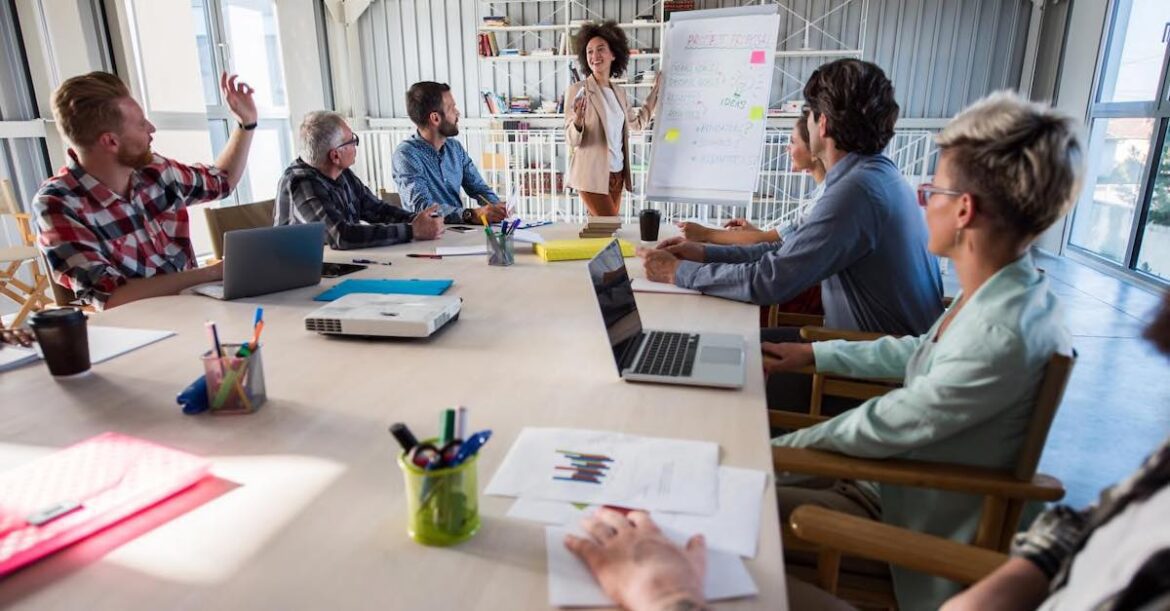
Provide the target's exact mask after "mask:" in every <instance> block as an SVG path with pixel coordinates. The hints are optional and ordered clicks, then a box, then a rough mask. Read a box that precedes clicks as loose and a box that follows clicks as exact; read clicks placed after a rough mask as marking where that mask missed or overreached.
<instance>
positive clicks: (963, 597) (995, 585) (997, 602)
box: [942, 558, 1049, 611]
mask: <svg viewBox="0 0 1170 611" xmlns="http://www.w3.org/2000/svg"><path fill="white" fill-rule="evenodd" d="M1048 586H1049V582H1048V578H1047V577H1046V576H1045V575H1044V573H1043V572H1041V571H1040V569H1038V568H1036V565H1034V564H1032V563H1031V562H1029V561H1027V560H1024V559H1023V558H1012V559H1010V560H1008V561H1007V562H1005V563H1004V564H1003V565H1002V566H1000V567H999V568H998V569H996V570H995V571H994V572H993V573H991V574H990V575H988V576H987V577H984V578H983V579H981V580H979V582H978V583H976V584H975V585H973V586H971V587H970V588H968V589H967V590H965V591H963V592H962V593H960V594H958V595H956V596H954V597H953V598H951V599H950V600H948V601H947V602H946V603H945V604H944V605H943V606H942V609H943V610H944V611H966V610H968V609H971V610H977V609H998V610H1000V611H1013V610H1016V609H1019V610H1021V611H1022V610H1024V609H1035V608H1036V607H1038V606H1039V605H1040V603H1042V602H1044V599H1045V598H1047V597H1048Z"/></svg>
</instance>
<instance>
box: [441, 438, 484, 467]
mask: <svg viewBox="0 0 1170 611" xmlns="http://www.w3.org/2000/svg"><path fill="white" fill-rule="evenodd" d="M491 436H492V432H491V430H490V429H489V430H485V431H480V432H478V433H476V434H474V435H472V436H471V437H468V438H467V441H464V442H463V444H462V445H460V446H459V451H458V452H456V453H455V460H454V461H452V462H451V464H450V465H449V466H452V467H454V466H456V465H460V464H463V461H465V460H467V459H468V458H471V457H472V456H474V455H475V454H476V453H478V452H479V449H480V448H482V447H483V444H485V443H487V440H488V439H491Z"/></svg>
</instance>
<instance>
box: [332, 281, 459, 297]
mask: <svg viewBox="0 0 1170 611" xmlns="http://www.w3.org/2000/svg"><path fill="white" fill-rule="evenodd" d="M454 283H455V281H454V280H421V279H418V278H407V279H399V278H373V279H370V278H352V279H349V280H343V281H341V282H339V283H337V284H336V285H334V286H333V287H332V288H330V289H329V290H327V291H325V292H323V293H321V294H320V295H317V296H316V297H314V298H313V301H333V300H334V299H337V298H338V297H341V296H342V295H349V294H350V293H373V294H375V295H388V294H391V293H397V294H401V295H442V294H443V293H444V292H446V290H447V289H448V288H450V287H451V285H452V284H454Z"/></svg>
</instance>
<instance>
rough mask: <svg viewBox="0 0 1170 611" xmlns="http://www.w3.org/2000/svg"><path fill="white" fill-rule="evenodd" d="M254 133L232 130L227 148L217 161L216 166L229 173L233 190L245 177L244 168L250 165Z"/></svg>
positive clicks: (229, 180) (237, 129)
mask: <svg viewBox="0 0 1170 611" xmlns="http://www.w3.org/2000/svg"><path fill="white" fill-rule="evenodd" d="M253 133H254V131H252V130H244V129H240V128H239V127H237V128H236V129H234V130H232V135H231V137H230V138H228V141H227V146H225V147H224V148H223V152H222V153H220V154H219V158H218V159H216V160H215V166H216V167H217V168H219V169H221V170H223V171H224V172H225V173H227V178H228V183H230V184H231V186H232V188H233V189H235V188H236V185H238V184H240V179H241V178H243V177H244V168H245V167H246V166H247V163H248V151H249V150H250V149H251V147H252V134H253Z"/></svg>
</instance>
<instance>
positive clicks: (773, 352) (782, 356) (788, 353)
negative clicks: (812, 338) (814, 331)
mask: <svg viewBox="0 0 1170 611" xmlns="http://www.w3.org/2000/svg"><path fill="white" fill-rule="evenodd" d="M760 348H761V349H763V351H764V371H767V372H768V373H774V372H778V371H792V370H795V369H800V368H801V367H808V366H810V365H815V364H816V359H815V358H814V357H813V348H812V344H802V343H799V342H783V343H777V342H761V343H760Z"/></svg>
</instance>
